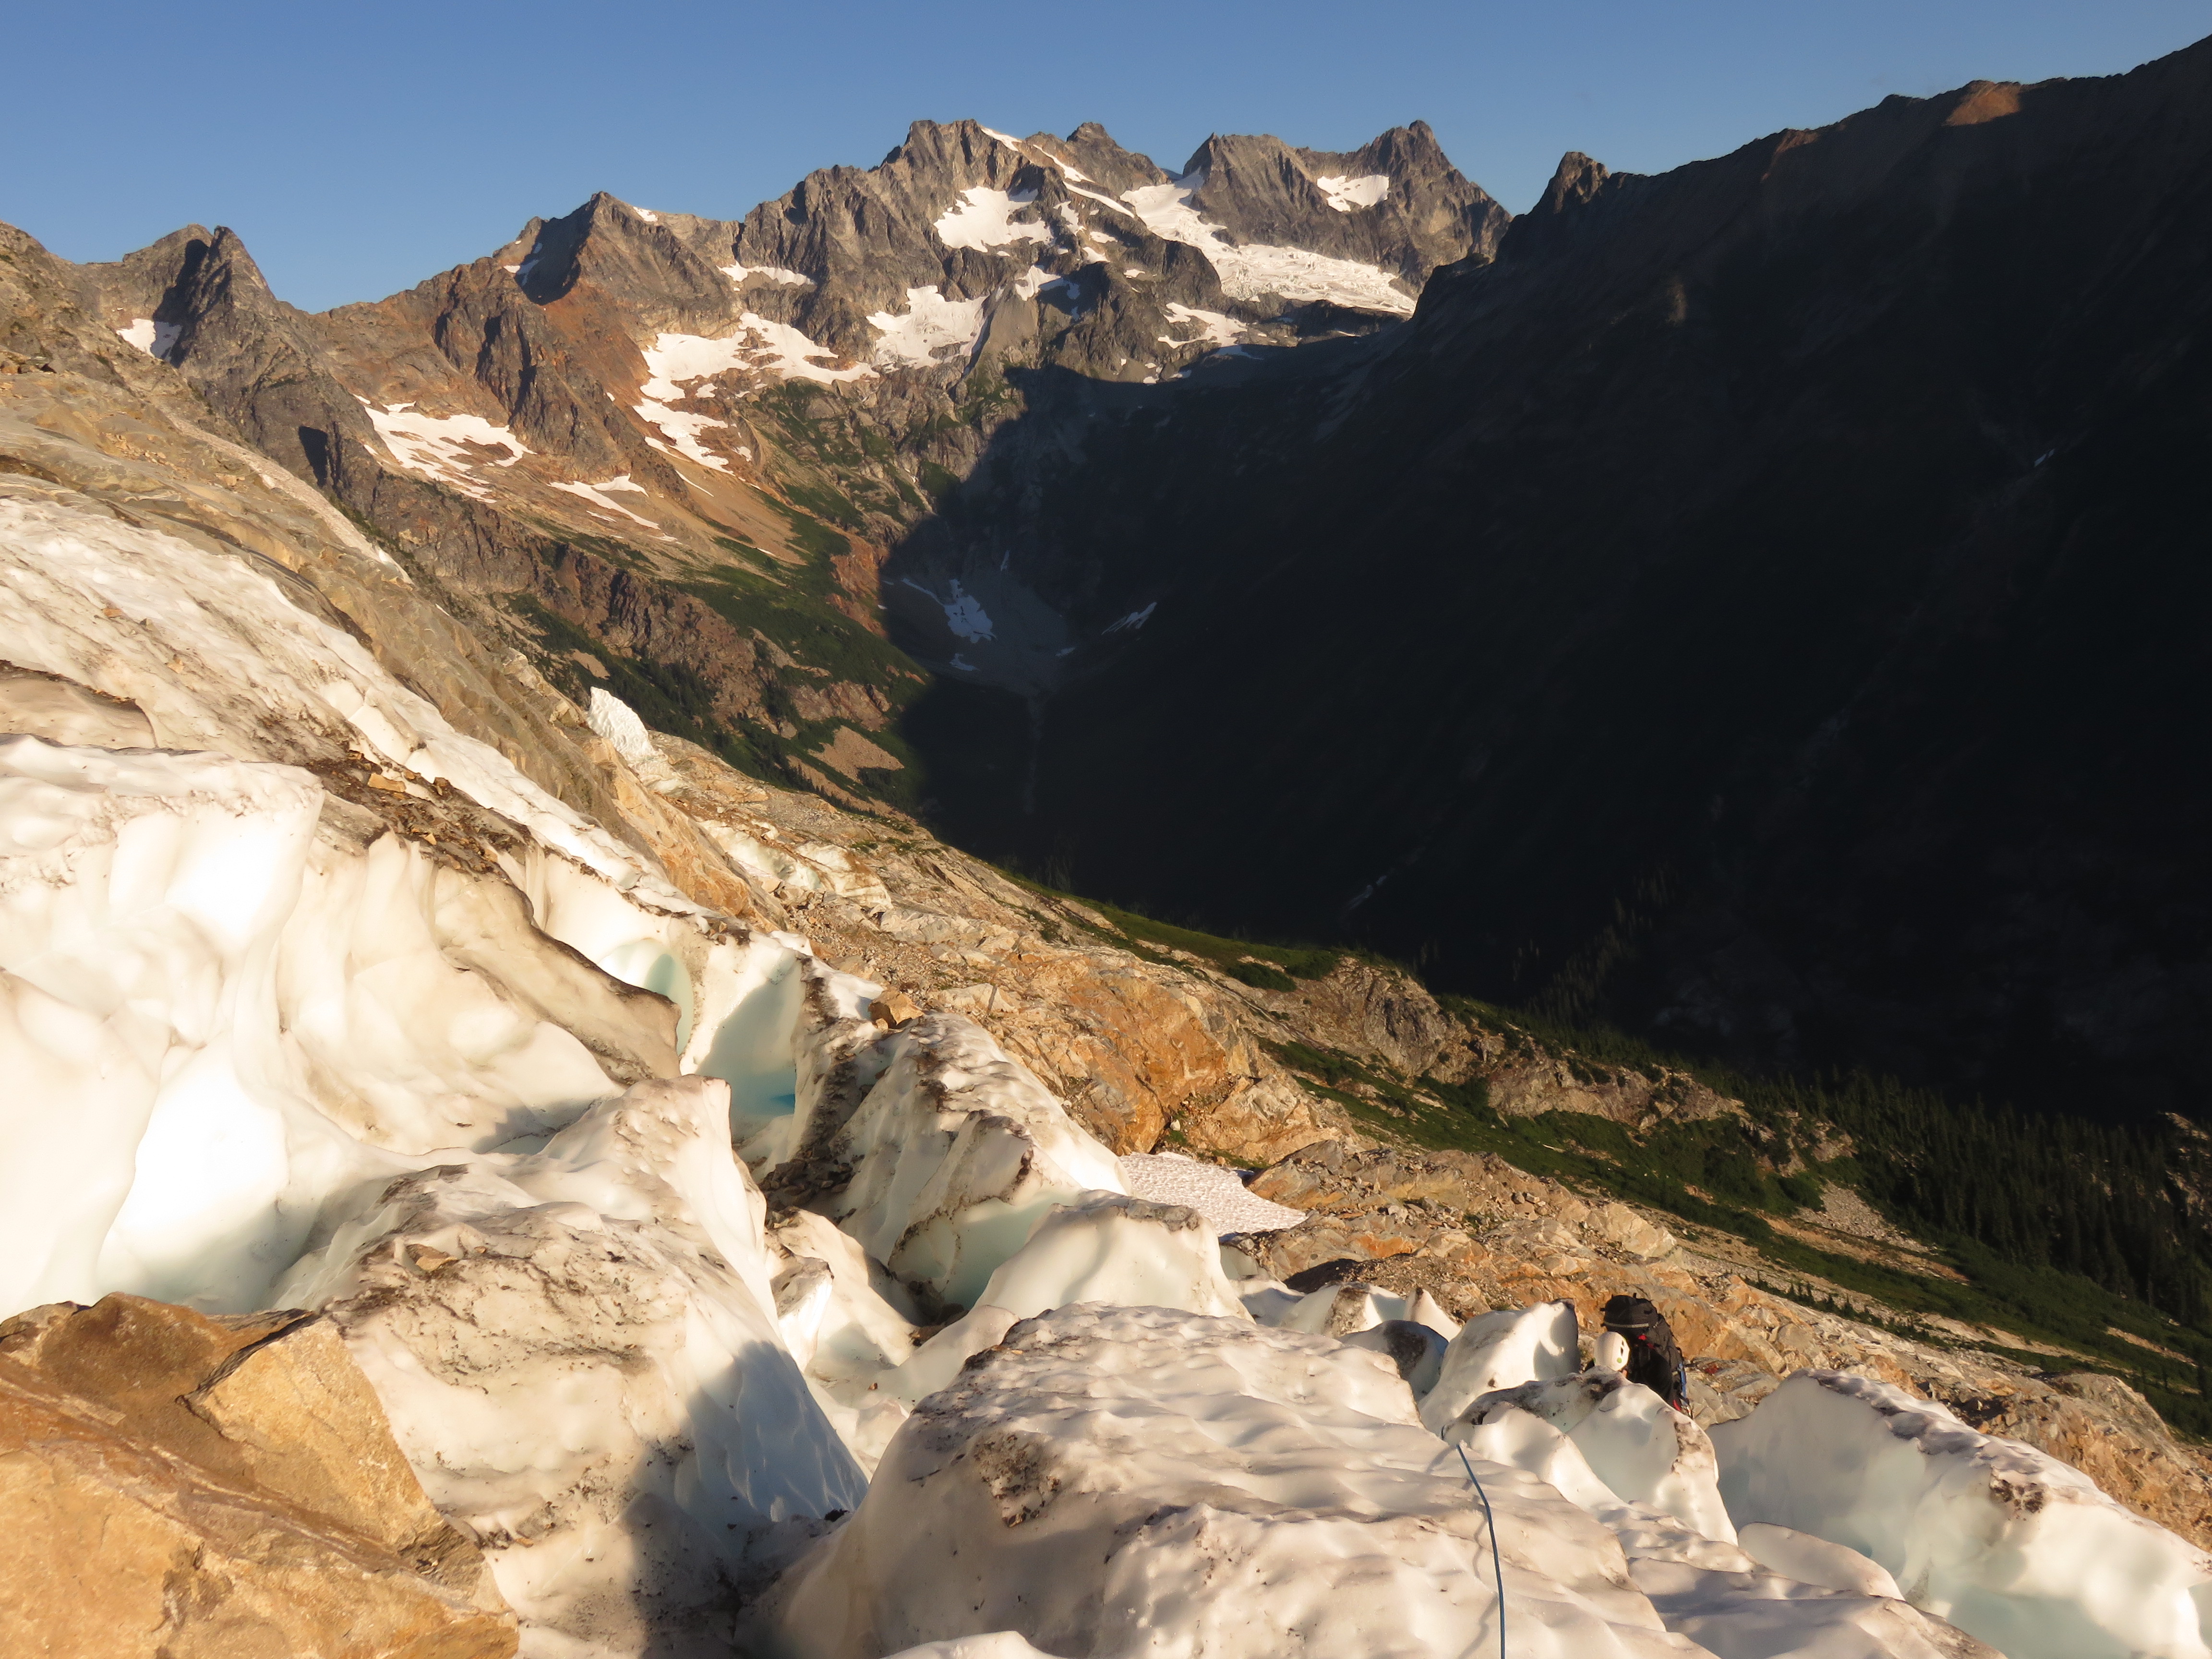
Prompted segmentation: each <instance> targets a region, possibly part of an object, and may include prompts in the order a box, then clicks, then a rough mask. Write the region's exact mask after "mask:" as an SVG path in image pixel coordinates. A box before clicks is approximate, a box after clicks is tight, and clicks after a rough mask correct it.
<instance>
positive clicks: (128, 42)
mask: <svg viewBox="0 0 2212 1659" xmlns="http://www.w3.org/2000/svg"><path fill="white" fill-rule="evenodd" d="M2207 33H2212V0H2191V3H2182V0H2094V3H2078V0H2066V3H2060V0H1857V3H1853V4H1850V5H1836V4H1828V5H1811V4H1801V3H1794V0H1764V3H1756V4H1753V3H1742V0H1686V3H1675V4H1663V3H1649V0H1647V3H1642V4H1632V3H1620V0H1583V3H1578V4H1574V5H1537V4H1526V3H1523V4H1504V3H1491V0H1462V3H1459V4H1439V3H1433V0H1365V3H1346V0H1337V3H1332V4H1327V5H1322V4H1309V3H1304V0H1281V3H1275V4H1270V5H1256V4H1248V3H1241V0H1240V3H1225V4H1212V5H1207V4H1195V5H1194V4H1184V5H1177V6H1168V5H1162V4H1156V3H1150V0H1123V3H1106V4H1100V3H1096V0H1093V3H1089V4H1083V5H1073V4H1063V5H1059V6H1050V5H1041V4H1036V3H1024V4H1005V3H958V0H938V3H927V0H924V3H906V4H898V5H892V4H883V3H856V4H844V5H840V4H834V3H821V4H814V5H807V4H804V3H793V0H781V3H777V4H775V5H768V6H759V5H752V4H744V3H727V4H720V5H706V4H692V3H673V0H670V3H654V0H639V3H632V4H627V5H609V4H599V3H581V0H538V3H535V4H516V3H507V0H444V3H422V0H384V3H374V4H367V5H363V4H353V5H333V4H329V3H309V4H305V5H302V4H300V3H297V0H292V3H285V4H281V5H280V4H270V3H263V0H240V3H230V4H216V5H207V4H203V5H198V6H189V5H183V4H168V5H152V4H146V3H102V0H70V3H25V0H0V40H5V41H6V43H7V48H6V55H7V58H8V61H9V70H8V76H7V82H8V84H7V87H6V90H5V93H4V94H0V219H5V220H7V221H9V222H11V223H14V224H16V225H19V226H21V228H23V229H25V230H27V231H29V232H30V233H31V234H33V235H34V236H36V237H38V238H39V239H40V240H41V241H43V242H45V243H46V245H47V246H49V247H51V248H52V249H53V250H54V251H55V252H58V253H61V254H64V255H65V256H67V257H68V258H74V259H103V258H113V257H115V256H116V255H118V254H119V253H122V252H126V251H128V250H129V249H131V248H133V247H137V246H142V245H143V244H144V243H146V242H149V241H150V240H153V239H155V237H157V236H160V235H161V234H164V233H165V232H167V231H168V230H171V229H173V228H175V227H177V226H178V225H180V224H185V223H188V222H191V221H194V220H197V221H200V222H204V223H207V224H218V223H220V224H228V225H231V226H234V227H235V228H237V229H238V230H239V232H240V234H243V235H244V236H245V238H246V245H247V246H249V247H250V248H252V250H253V252H254V254H255V256H256V257H257V258H258V259H259V261H260V263H261V265H262V268H263V270H264V272H265V273H266V275H267V276H268V277H269V281H270V287H271V288H273V289H275V290H276V292H277V293H278V294H280V295H283V296H284V297H285V298H287V299H289V300H291V301H294V302H295V304H299V305H303V306H307V307H311V308H313V307H325V306H330V305H336V304H339V303H342V302H343V301H349V300H359V299H373V298H376V297H379V296H380V295H385V294H386V293H390V292H392V291H393V290H394V289H400V288H404V287H407V286H410V284H412V283H416V282H418V281H420V280H422V278H423V277H425V276H429V275H431V274H433V273H434V272H435V271H438V270H442V269H444V268H445V267H447V266H448V265H451V264H457V263H459V262H460V261H463V260H465V259H469V258H475V257H477V255H479V254H482V253H485V252H489V251H490V250H492V249H493V248H495V247H496V246H499V245H500V244H501V242H503V241H505V240H507V237H509V236H511V235H512V234H513V233H514V231H515V230H516V229H517V228H520V225H521V224H522V223H523V222H524V221H526V219H527V218H529V217H530V216H531V215H532V214H546V215H552V214H556V213H562V212H565V211H567V210H568V209H570V208H572V207H574V205H576V204H577V203H579V202H580V201H581V200H583V199H584V197H586V196H588V195H589V194H590V193H591V192H592V191H594V190H599V189H606V190H611V191H614V192H615V193H616V194H617V195H618V196H620V197H623V198H624V199H626V200H629V201H633V202H635V203H638V204H642V205H645V206H647V207H659V208H667V209H672V210H683V211H687V212H692V213H701V214H707V215H711V216H718V217H731V218H734V217H737V216H739V215H741V214H743V213H744V211H745V210H747V209H749V208H750V207H751V206H752V205H753V204H756V203H757V202H759V201H762V200H763V199H766V198H768V197H774V196H777V195H780V194H781V193H782V192H783V191H785V190H786V189H787V188H789V187H790V185H792V184H793V182H794V181H795V180H796V179H799V176H800V175H801V174H803V173H806V172H808V171H809V170H811V168H814V167H823V166H828V165H830V164H832V163H836V162H848V163H852V164H854V165H858V166H863V167H866V166H871V165H872V164H874V163H875V162H876V161H880V160H881V159H882V157H883V155H884V151H886V150H887V149H890V148H891V147H892V146H893V145H894V144H896V143H897V142H898V141H899V139H900V137H902V135H903V134H904V132H905V131H906V126H907V123H908V121H910V120H913V119H915V118H917V117H926V118H934V119H951V118H957V117H959V116H963V115H973V116H975V117H976V118H979V119H981V120H982V121H984V122H986V123H987V124H988V125H992V126H995V127H1000V128H1002V129H1006V130H1009V131H1016V132H1021V133H1028V132H1032V131H1036V130H1038V129H1040V128H1049V129H1051V130H1052V131H1058V132H1065V131H1068V130H1069V129H1070V128H1072V127H1073V126H1075V125H1077V124H1078V123H1079V122H1082V121H1085V120H1097V121H1103V123H1105V125H1107V126H1108V128H1109V129H1110V130H1111V131H1113V133H1114V134H1115V137H1117V138H1119V139H1120V140H1121V142H1122V143H1125V144H1127V145H1128V146H1130V148H1132V149H1140V150H1145V151H1146V152H1148V153H1150V154H1151V155H1152V156H1153V157H1154V158H1155V159H1157V160H1158V161H1162V162H1164V163H1167V164H1169V165H1171V166H1172V165H1179V164H1180V163H1181V162H1182V160H1183V159H1184V158H1185V157H1186V156H1187V155H1188V154H1189V153H1190V151H1191V150H1192V149H1194V148H1195V147H1196V146H1197V145H1198V143H1200V142H1201V141H1202V140H1203V139H1204V138H1205V137H1206V135H1207V133H1209V132H1211V131H1225V132H1274V133H1277V134H1279V135H1280V136H1281V137H1284V138H1286V139H1288V140H1290V141H1291V142H1292V143H1302V144H1306V145H1310V146H1312V147H1315V148H1317V149H1351V148H1352V147H1354V146H1356V145H1358V144H1359V143H1363V142H1364V141H1365V140H1366V139H1367V138H1369V137H1371V136H1373V135H1374V134H1375V133H1376V132H1377V131H1381V130H1382V129H1383V128H1385V127H1388V126H1390V125H1395V124H1396V123H1398V122H1401V121H1409V120H1412V119H1413V118H1416V117H1419V118H1425V119H1426V120H1427V121H1428V122H1429V123H1430V124H1431V125H1432V126H1434V127H1435V128H1436V130H1437V135H1438V137H1440V138H1441V139H1442V140H1443V144H1444V148H1445V149H1446V150H1447V151H1449V154H1450V155H1451V156H1452V159H1453V160H1454V161H1455V162H1457V163H1458V165H1459V167H1460V169H1461V171H1462V172H1463V173H1467V174H1468V176H1469V177H1471V178H1473V179H1475V180H1476V181H1477V182H1478V183H1480V184H1481V185H1483V186H1484V187H1486V189H1488V190H1489V191H1491V192H1492V194H1493V195H1495V196H1497V197H1498V198H1499V199H1500V200H1501V201H1503V202H1504V204H1506V205H1507V206H1508V207H1510V208H1512V209H1515V210H1520V209H1522V208H1525V207H1527V206H1528V204H1529V203H1530V202H1531V201H1533V200H1534V197H1535V196H1536V194H1537V192H1538V191H1541V188H1542V187H1543V183H1544V180H1545V179H1547V177H1549V175H1550V173H1551V171H1552V168H1553V164H1554V163H1555V162H1556V161H1558V159H1559V155H1560V154H1561V152H1562V151H1565V150H1567V149H1581V150H1585V151H1587V152H1589V154H1591V155H1595V156H1597V157H1598V158H1599V159H1600V160H1601V161H1605V162H1606V163H1607V165H1609V166H1611V167H1616V168H1621V169H1627V170H1631V171H1638V172H1654V171H1659V170H1663V169H1664V168H1667V167H1672V166H1674V165H1676V164H1678V163H1680V162H1682V161H1692V160H1694V159H1696V158H1698V157H1700V156H1706V155H1719V154H1722V153H1723V152H1725V151H1727V150H1729V149H1733V148H1735V146H1736V145H1738V144H1740V143H1744V142H1746V141H1747V140H1749V139H1751V138H1753V137H1758V136H1759V135H1760V134H1762V133H1765V132H1769V131H1773V130H1775V129H1777V128H1779V127H1784V126H1814V125H1820V124H1821V123H1823V122H1826V121H1832V120H1834V119H1836V118H1839V117H1841V116H1844V115H1846V114H1849V113H1850V112H1851V111H1853V110H1855V109H1860V108H1863V107H1864V106H1867V105H1869V104H1872V103H1875V102H1878V101H1879V100H1881V99H1882V98H1883V97H1885V96H1887V95H1888V94H1891V93H1906V94H1927V93H1933V92H1938V91H1942V90H1943V89H1944V88H1949V87H1953V86H1956V85H1959V84H1960V83H1961V82H1966V81H1969V80H1972V79H1974V78H1976V77H1977V76H1982V77H1986V78H1989V79H1993V80H1998V79H2018V80H2037V79H2041V78H2044V77H2046V76H2060V75H2104V74H2112V73H2116V72H2118V71H2121V70H2126V69H2128V68H2130V67H2132V66H2133V65H2135V64H2138V63H2141V62H2142V61H2144V60H2145V59H2147V58H2154V57H2158V56H2160V55H2161V54H2163V53H2165V52H2171V51H2173V50H2175V49H2176V48H2178V47H2180V46H2185V45H2187V44H2188V43H2189V42H2191V41H2192V40H2197V39H2199V38H2201V37H2202V36H2203V35H2205V34H2207Z"/></svg>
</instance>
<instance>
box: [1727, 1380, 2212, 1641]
mask: <svg viewBox="0 0 2212 1659" xmlns="http://www.w3.org/2000/svg"><path fill="white" fill-rule="evenodd" d="M1713 1445H1714V1449H1715V1450H1716V1452H1717V1455H1718V1457H1719V1467H1720V1486H1721V1492H1722V1494H1723V1497H1724V1498H1726V1500H1727V1503H1728V1507H1729V1513H1730V1514H1731V1515H1732V1516H1735V1517H1736V1519H1737V1520H1738V1521H1739V1522H1766V1523H1768V1524H1770V1525H1773V1526H1779V1527H1788V1528H1794V1529H1796V1531H1799V1532H1803V1533H1809V1534H1812V1535H1813V1536H1814V1537H1816V1538H1824V1539H1826V1540H1828V1541H1830V1542H1832V1543H1836V1544H1841V1545H1844V1546H1845V1547H1848V1548H1850V1549H1854V1550H1857V1551H1858V1552H1859V1553H1862V1554H1863V1555H1865V1556H1867V1557H1869V1558H1870V1559H1873V1560H1874V1561H1876V1562H1878V1563H1880V1564H1881V1566H1882V1567H1883V1568H1884V1569H1885V1570H1886V1571H1888V1572H1889V1573H1890V1574H1891V1575H1892V1576H1893V1577H1894V1578H1895V1579H1896V1581H1897V1583H1899V1584H1900V1585H1902V1586H1903V1587H1904V1589H1905V1595H1906V1596H1907V1597H1908V1598H1909V1599H1910V1600H1911V1601H1912V1602H1913V1603H1914V1604H1915V1605H1916V1606H1918V1607H1924V1608H1926V1609H1928V1610H1929V1611H1930V1612H1932V1613H1937V1614H1939V1615H1940V1616H1942V1618H1945V1619H1948V1620H1950V1621H1951V1622H1952V1623H1953V1624H1954V1625H1956V1626H1959V1627H1960V1629H1962V1630H1965V1631H1967V1632H1972V1634H1973V1635H1975V1636H1978V1637H1979V1638H1982V1639H1983V1640H1984V1641H1985V1642H1988V1643H1990V1644H1991V1645H1992V1646H1994V1647H1996V1648H1998V1649H2001V1650H2002V1651H2003V1652H2004V1653H2005V1654H2007V1655H2008V1656H2009V1659H2122V1656H2145V1659H2203V1656H2204V1655H2205V1653H2206V1652H2207V1651H2208V1649H2207V1644H2206V1639H2205V1633H2204V1621H2205V1618H2206V1614H2207V1613H2208V1612H2212V1560H2208V1559H2206V1557H2205V1556H2204V1554H2203V1553H2202V1552H2201V1551H2199V1550H2197V1549H2196V1548H2195V1547H2192V1546H2191V1545H2190V1544H2188V1543H2187V1542H2185V1541H2183V1540H2182V1539H2180V1538H2178V1537H2176V1536H2175V1535H2174V1534H2172V1533H2170V1532H2167V1531H2166V1530H2165V1529H2164V1528H2160V1527H2157V1526H2154V1525H2153V1524H2152V1523H2151V1522H2148V1521H2146V1520H2144V1519H2142V1517H2141V1516H2137V1515H2134V1514H2131V1513H2130V1511H2128V1510H2124V1509H2123V1508H2121V1507H2120V1505H2119V1504H2116V1503H2114V1502H2113V1501H2112V1499H2111V1498H2108V1497H2106V1495H2105V1494H2104V1493H2103V1492H2100V1491H2099V1490H2098V1489H2097V1487H2096V1486H2095V1485H2094V1484H2093V1482H2091V1481H2090V1480H2088V1479H2087V1477H2086V1476H2084V1475H2082V1474H2080V1473H2079V1472H2078V1471H2076V1470H2075V1469H2073V1468H2069V1467H2068V1466H2067V1465H2065V1464H2063V1463H2061V1462H2058V1461H2057V1459H2056V1458H2053V1457H2049V1456H2046V1455H2045V1454H2043V1453H2042V1452H2039V1451H2037V1450H2036V1449H2034V1448H2033V1447H2031V1446H2026V1445H2023V1444H2021V1443H2020V1442H2018V1441H2015V1440H2002V1439H1998V1438H1996V1437H1994V1436H1990V1435H1985V1434H1980V1433H1977V1432H1976V1431H1974V1430H1972V1429H1970V1428H1968V1427H1967V1426H1966V1425H1965V1424H1964V1423H1961V1422H1960V1420H1959V1419H1957V1418H1956V1417H1954V1415H1952V1413H1949V1412H1948V1411H1946V1410H1944V1409H1943V1408H1942V1407H1941V1406H1937V1405H1935V1404H1933V1403H1931V1402H1930V1401H1924V1400H1916V1399H1914V1398H1912V1397H1911V1395H1906V1394H1905V1393H1903V1392H1901V1391H1900V1390H1899V1389H1894V1388H1892V1387H1890V1386H1889V1385H1887V1383H1875V1382H1871V1381H1869V1380H1868V1379H1866V1378H1864V1377H1858V1376H1846V1375H1844V1374H1843V1373H1841V1372H1838V1371H1828V1370H1804V1371H1799V1372H1798V1373H1797V1374H1796V1376H1792V1377H1791V1378H1790V1380H1789V1381H1788V1382H1786V1383H1784V1384H1783V1385H1782V1386H1781V1387H1780V1388H1779V1389H1776V1390H1775V1391H1774V1392H1773V1393H1772V1394H1771V1395H1768V1396H1767V1397H1766V1398H1765V1400H1763V1401H1760V1402H1759V1407H1758V1408H1757V1409H1756V1410H1755V1411H1753V1413H1751V1415H1750V1416H1748V1417H1746V1418H1743V1419H1739V1420H1738V1421H1736V1422H1734V1423H1729V1424H1723V1425H1721V1426H1720V1427H1719V1428H1718V1429H1717V1430H1716V1431H1714V1434H1713Z"/></svg>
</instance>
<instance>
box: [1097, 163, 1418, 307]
mask: <svg viewBox="0 0 2212 1659" xmlns="http://www.w3.org/2000/svg"><path fill="white" fill-rule="evenodd" d="M1363 182H1364V181H1363ZM1205 183H1206V178H1205V174H1204V173H1185V174H1183V175H1182V177H1181V178H1178V179H1170V180H1169V181H1168V182H1167V183H1166V184H1164V185H1144V186H1142V187H1140V188H1139V189H1136V190H1131V191H1123V192H1122V193H1121V199H1122V200H1123V201H1124V202H1126V203H1127V204H1128V205H1129V209H1130V210H1131V211H1133V213H1135V214H1136V216H1137V217H1138V218H1139V219H1140V220H1142V221H1143V222H1144V225H1145V228H1146V229H1147V230H1149V231H1151V232H1152V234H1154V235H1155V236H1161V237H1164V238H1166V239H1167V240H1170V241H1171V242H1187V243H1188V244H1189V245H1190V246H1193V247H1194V248H1196V249H1198V250H1199V252H1201V253H1203V254H1205V255H1206V258H1208V259H1209V260H1211V261H1212V264H1213V268H1214V270H1215V271H1216V272H1217V273H1218V275H1219V276H1220V278H1221V290H1222V292H1223V293H1225V294H1226V295H1229V297H1230V298H1231V299H1232V300H1264V299H1269V298H1273V299H1279V300H1286V301H1290V302H1291V303H1292V304H1294V305H1303V304H1308V303H1310V302H1313V301H1326V302H1328V303H1329V304H1332V305H1340V306H1346V307H1351V308H1352V309H1353V310H1358V311H1381V312H1388V313H1390V314H1392V315H1394V316H1401V317H1410V316H1412V315H1413V295H1410V294H1407V293H1406V292H1405V291H1404V290H1403V289H1401V288H1399V287H1398V286H1397V285H1396V283H1395V278H1394V277H1393V276H1392V274H1391V273H1390V272H1389V271H1387V270H1383V269H1381V268H1380V267H1379V266H1376V265H1370V264H1361V263H1359V262H1358V260H1356V259H1338V258H1331V257H1330V256H1329V255H1328V254H1325V253H1312V252H1308V251H1307V250H1305V249H1304V248H1295V247H1276V246H1270V245H1268V244H1267V243H1261V242H1255V243H1252V244H1249V245H1247V246H1237V245H1235V244H1233V243H1231V241H1230V240H1229V233H1228V232H1227V231H1225V230H1224V229H1223V228H1221V227H1220V226H1219V225H1217V224H1215V223H1214V222H1212V220H1210V219H1208V218H1207V217H1206V216H1205V215H1203V214H1201V213H1200V212H1199V211H1198V210H1197V209H1196V208H1194V207H1193V206H1191V204H1190V201H1191V197H1193V196H1194V195H1195V194H1196V193H1197V191H1199V190H1200V188H1202V187H1203V186H1204V185H1205ZM1378 199H1379V198H1378Z"/></svg>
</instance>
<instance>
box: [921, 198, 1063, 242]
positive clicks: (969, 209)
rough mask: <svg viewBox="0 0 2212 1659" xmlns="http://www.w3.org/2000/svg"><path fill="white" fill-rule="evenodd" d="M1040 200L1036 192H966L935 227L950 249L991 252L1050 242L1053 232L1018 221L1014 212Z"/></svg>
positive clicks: (1024, 221)
mask: <svg viewBox="0 0 2212 1659" xmlns="http://www.w3.org/2000/svg"><path fill="white" fill-rule="evenodd" d="M1034 201H1036V191H1033V190H1032V191H1004V190H991V189H988V188H984V187H978V188H976V189H974V190H963V191H961V192H960V199H959V200H958V201H957V202H955V203H954V204H952V206H951V208H950V209H949V210H947V211H946V212H945V215H944V216H942V217H941V218H939V219H938V220H937V221H936V222H935V223H934V224H933V226H932V227H931V228H933V230H935V231H936V232H937V234H938V238H939V240H941V241H942V242H943V243H944V244H945V246H947V247H964V248H974V249H975V250H976V251H978V252H987V251H988V250H990V249H992V248H996V247H1006V246H1011V245H1012V244H1013V243H1015V242H1049V241H1050V240H1052V232H1051V231H1050V230H1048V228H1045V227H1044V226H1042V225H1040V224H1036V223H1035V222H1031V221H1029V220H1016V219H1015V218H1014V216H1013V215H1014V210H1015V209H1017V208H1022V207H1027V206H1028V205H1029V204H1030V203H1032V202H1034Z"/></svg>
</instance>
